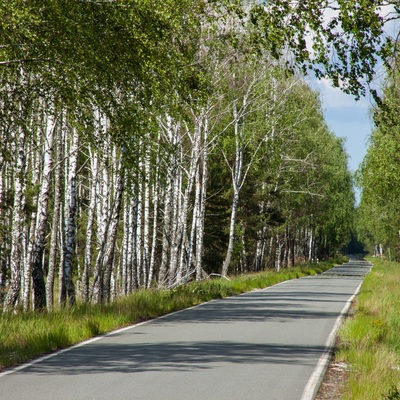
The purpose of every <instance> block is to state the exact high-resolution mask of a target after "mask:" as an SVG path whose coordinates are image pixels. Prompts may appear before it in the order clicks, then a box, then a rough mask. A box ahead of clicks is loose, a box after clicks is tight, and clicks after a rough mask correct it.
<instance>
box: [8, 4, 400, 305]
mask: <svg viewBox="0 0 400 400" xmlns="http://www.w3.org/2000/svg"><path fill="white" fill-rule="evenodd" d="M288 3H290V2H287V1H275V2H271V4H270V7H272V11H271V13H269V12H267V8H266V7H263V6H262V3H257V2H254V3H252V2H243V3H242V2H240V1H220V2H213V1H208V2H207V1H196V0H165V1H163V2H158V1H156V0H146V1H139V0H118V1H79V0H76V1H70V0H69V1H66V0H58V1H54V0H40V1H39V0H31V1H29V2H27V1H24V0H10V1H8V2H5V3H4V4H1V5H0V20H1V21H2V24H1V26H0V87H1V91H0V121H1V125H0V143H1V152H0V305H1V306H2V308H3V311H4V312H7V311H12V310H23V311H29V310H44V309H47V310H49V311H51V310H52V309H53V307H56V306H57V307H59V306H61V307H63V306H67V305H70V306H72V305H74V304H75V303H76V301H78V300H79V301H82V302H85V303H93V304H97V303H104V302H109V301H112V300H113V299H114V298H116V297H117V296H125V295H128V294H130V293H132V292H133V291H135V290H137V289H139V288H147V289H151V288H173V287H176V286H179V285H182V284H184V283H186V282H189V281H192V280H202V279H206V278H208V277H210V276H214V275H219V276H222V277H226V278H228V277H229V275H234V274H240V273H244V272H252V271H261V270H265V269H275V270H280V269H281V268H290V267H291V266H293V265H294V264H295V263H301V262H304V261H311V260H315V261H317V260H319V259H324V258H327V257H329V256H332V255H335V254H337V253H338V252H340V251H341V250H342V249H343V248H344V247H345V246H346V245H347V244H348V243H349V241H350V237H351V235H352V234H353V235H354V229H355V228H354V226H355V225H354V216H355V221H356V223H357V226H358V227H360V226H361V228H359V231H358V232H359V235H364V236H366V237H369V238H370V239H369V240H370V243H375V242H376V241H379V242H382V243H383V244H384V245H385V246H386V245H387V243H391V241H394V242H396V243H398V240H399V233H398V230H399V228H400V226H399V225H398V224H397V225H396V224H395V221H398V220H399V219H400V217H399V210H398V206H396V204H397V203H398V202H397V201H396V199H397V198H398V194H397V191H398V190H397V189H396V188H397V187H398V186H399V185H396V182H397V181H398V179H399V178H398V177H399V176H400V171H398V169H399V167H398V166H399V165H400V164H399V163H398V161H396V160H398V151H397V147H398V146H399V143H400V142H399V141H398V139H396V134H397V135H398V133H396V132H397V130H398V124H397V118H398V115H399V113H398V91H396V90H397V89H396V85H395V82H396V79H395V78H396V77H395V75H393V76H391V75H390V77H389V78H388V81H387V84H386V87H385V89H384V95H383V97H382V99H383V100H382V102H381V104H382V107H380V108H378V109H377V111H376V113H375V114H374V118H375V121H376V123H377V128H376V131H375V132H374V134H373V137H372V139H371V148H370V150H369V152H368V155H367V157H366V159H365V161H364V163H363V165H362V167H361V169H360V171H359V173H358V175H357V182H358V184H360V185H361V186H362V187H363V195H362V201H361V205H360V207H359V209H357V210H356V209H355V205H354V191H353V177H352V174H351V173H350V172H349V170H348V168H347V155H346V153H345V150H344V143H343V140H342V139H339V138H337V137H335V136H334V135H333V133H331V132H330V131H329V128H328V126H327V124H326V122H325V120H324V116H323V111H322V109H321V104H320V100H319V97H318V93H316V92H314V91H313V90H311V89H310V87H309V85H308V84H307V82H306V79H305V73H306V71H307V69H309V68H312V69H314V72H315V73H316V74H317V76H319V77H321V76H323V75H324V74H328V75H329V76H331V77H332V79H333V82H334V83H335V82H336V83H337V84H339V83H338V78H337V77H338V76H340V77H341V78H342V81H341V82H342V87H343V90H347V91H350V92H352V93H355V95H356V96H359V95H362V94H363V92H364V90H365V87H364V86H363V84H362V83H360V81H359V80H358V79H357V77H358V76H360V75H362V76H363V77H364V78H365V77H366V78H369V77H370V76H369V75H368V74H369V72H370V69H371V68H373V66H374V64H373V63H374V58H373V57H372V58H369V57H370V56H369V55H370V53H371V49H373V46H375V45H376V46H378V45H381V49H382V52H385V54H388V53H387V52H388V47H389V44H388V43H389V42H385V44H382V43H381V41H380V40H378V39H377V40H376V41H374V40H370V39H371V37H378V36H379V33H380V29H381V28H382V26H383V24H384V22H385V21H384V20H383V19H379V18H378V17H377V15H378V14H376V12H375V11H376V9H375V8H374V7H370V8H369V9H368V11H369V13H367V11H366V10H363V11H362V16H363V17H365V18H369V20H371V18H376V21H375V20H373V22H376V23H375V24H370V25H368V26H364V28H363V30H362V31H360V32H363V33H364V35H365V36H362V35H361V33H360V34H359V35H358V36H357V35H356V37H355V39H356V42H354V43H353V50H354V49H356V47H355V46H356V44H357V45H358V46H359V47H357V51H359V54H360V55H363V54H365V57H364V58H363V60H364V61H365V62H364V63H359V62H355V61H354V59H350V60H349V59H348V58H346V57H347V56H346V54H347V53H344V52H343V47H342V42H339V39H338V37H339V36H340V38H341V39H343V35H338V33H337V32H335V30H334V28H335V27H334V26H333V22H332V26H331V27H328V28H329V29H331V31H330V33H329V34H328V28H326V29H325V28H323V29H322V30H321V29H320V28H318V25H316V21H318V20H319V18H320V17H321V15H322V12H323V10H322V8H321V10H320V13H318V12H313V11H312V7H313V4H311V3H313V2H305V3H307V6H302V5H301V3H300V4H297V5H294V6H293V7H298V9H297V10H294V11H293V10H292V11H290V12H289V11H288V8H287V4H288ZM317 3H318V2H317ZM285 7H286V8H285ZM343 7H347V6H345V5H344V6H343ZM349 7H350V5H349ZM279 10H281V11H282V12H281V13H279V12H278V11H279ZM314 11H315V10H314ZM281 15H285V17H286V20H285V22H284V20H283V19H281ZM296 16H297V17H298V16H303V17H304V18H297V17H296ZM340 18H342V20H341V21H342V22H341V23H342V25H343V26H344V27H347V28H348V31H349V34H350V35H353V36H354V29H359V28H360V27H359V26H349V20H351V18H350V19H349V18H348V16H347V17H346V18H343V16H341V17H340ZM332 21H337V20H336V19H333V20H332ZM357 21H359V22H360V21H361V20H358V19H357ZM346 23H347V25H346ZM360 23H361V22H360ZM304 26H310V27H311V28H310V29H314V28H315V29H314V35H315V36H314V49H313V52H312V54H310V52H309V51H308V50H307V43H306V42H305V40H304V38H302V37H301V35H300V34H299V32H301V30H302V28H304ZM313 27H314V28H313ZM371 27H372V28H371ZM332 32H333V33H332ZM283 33H284V35H283ZM366 38H369V39H368V40H366ZM343 40H344V39H343ZM326 43H328V44H329V43H331V45H332V48H333V49H334V50H335V51H336V52H337V54H338V55H339V57H343V59H342V61H343V62H342V63H341V64H340V66H338V65H336V69H335V68H333V67H332V66H330V65H329V62H330V61H329V59H330V58H331V57H330V55H329V54H328V55H326V54H325V55H326V56H325V58H324V57H323V56H322V54H324V51H325V53H326V49H325V48H324V46H325V47H326ZM354 51H355V50H354ZM374 54H375V53H374ZM382 54H383V53H382ZM311 56H312V57H314V60H313V61H312V63H311V64H310V62H309V59H310V57H311ZM315 58H316V59H317V61H318V62H316V61H315ZM346 60H347V61H346ZM346 62H347V63H348V64H346ZM311 65H313V67H312V66H311ZM388 65H389V64H388ZM323 71H325V72H323ZM367 80H368V79H367ZM343 82H345V84H343ZM377 96H378V95H377ZM381 153H384V156H382V154H381ZM385 163H386V164H385ZM396 163H397V164H396ZM377 164H378V165H377ZM389 196H390V197H389ZM392 200H393V201H392ZM371 216H373V218H371ZM360 221H361V222H360ZM360 237H361V236H360ZM396 240H397V241H396ZM392 246H393V249H394V247H395V245H394V244H392ZM399 250H400V249H399Z"/></svg>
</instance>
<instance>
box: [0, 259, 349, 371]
mask: <svg viewBox="0 0 400 400" xmlns="http://www.w3.org/2000/svg"><path fill="white" fill-rule="evenodd" d="M345 261H346V260H345V259H336V260H330V261H329V262H321V263H318V264H309V265H304V266H302V267H295V268H290V269H283V270H281V271H280V272H273V271H265V272H261V273H257V274H249V275H242V276H238V277H234V278H232V279H231V280H227V279H222V278H221V279H212V280H208V281H203V282H192V283H189V284H187V285H182V286H179V287H177V288H174V289H170V290H156V289H152V290H140V291H137V292H135V293H133V294H132V295H130V296H127V297H121V298H118V299H116V300H115V301H113V302H112V303H109V304H105V305H88V304H77V305H76V306H75V307H73V308H69V309H58V310H55V311H53V312H51V313H35V312H30V313H17V314H12V313H3V314H0V371H1V370H4V369H5V368H8V367H12V366H15V365H18V364H20V363H23V362H25V361H28V360H30V359H32V358H34V357H38V356H40V355H43V354H47V353H50V352H53V351H56V350H58V349H62V348H65V347H68V346H71V345H73V344H76V343H79V342H81V341H84V340H86V339H89V338H92V337H94V336H97V335H101V334H104V333H106V332H109V331H112V330H115V329H117V328H121V327H124V326H129V325H132V324H135V323H138V322H141V321H146V320H149V319H152V318H155V317H158V316H161V315H165V314H168V313H171V312H174V311H178V310H182V309H184V308H188V307H191V306H194V305H197V304H200V303H203V302H207V301H210V300H213V299H219V298H225V297H228V296H233V295H237V294H240V293H245V292H249V291H251V290H255V289H261V288H265V287H268V286H272V285H274V284H277V283H279V282H282V281H286V280H290V279H296V278H300V277H302V276H306V275H314V274H317V273H321V272H323V271H325V270H327V269H329V268H331V267H332V266H334V265H335V264H339V263H343V262H345Z"/></svg>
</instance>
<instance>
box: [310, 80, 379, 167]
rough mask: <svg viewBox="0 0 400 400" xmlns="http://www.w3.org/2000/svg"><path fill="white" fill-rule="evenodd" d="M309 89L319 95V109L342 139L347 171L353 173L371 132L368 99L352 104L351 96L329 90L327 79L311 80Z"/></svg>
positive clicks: (363, 154) (365, 148) (330, 88)
mask: <svg viewBox="0 0 400 400" xmlns="http://www.w3.org/2000/svg"><path fill="white" fill-rule="evenodd" d="M311 86H312V88H313V89H316V90H317V91H319V93H320V97H321V101H322V109H323V111H324V115H325V120H326V122H327V124H328V126H329V128H330V130H331V131H332V132H333V133H335V135H336V136H338V137H342V138H344V139H345V147H346V151H347V153H348V155H349V168H350V170H351V171H355V170H356V169H357V168H358V166H359V164H360V163H361V161H362V160H363V158H364V156H365V154H366V150H367V147H368V139H369V137H370V135H371V131H372V129H373V123H372V119H371V117H370V109H371V102H370V98H369V97H364V98H361V99H360V100H359V101H355V99H354V97H353V96H351V95H347V94H345V93H343V92H342V91H341V90H340V89H337V88H333V87H332V86H331V85H330V82H329V81H328V80H321V81H314V82H312V83H311Z"/></svg>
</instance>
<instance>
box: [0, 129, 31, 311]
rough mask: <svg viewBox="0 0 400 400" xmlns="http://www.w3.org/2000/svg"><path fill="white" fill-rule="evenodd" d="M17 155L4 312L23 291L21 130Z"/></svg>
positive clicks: (20, 131) (16, 146) (23, 180)
mask: <svg viewBox="0 0 400 400" xmlns="http://www.w3.org/2000/svg"><path fill="white" fill-rule="evenodd" d="M15 150H16V151H15V154H16V155H17V157H16V161H15V167H14V168H15V169H14V201H13V214H12V223H11V227H12V231H11V232H12V233H11V255H10V260H11V285H10V287H9V289H8V293H7V297H6V299H5V304H4V311H5V312H7V311H10V310H12V309H13V308H14V307H15V306H16V304H17V302H18V299H19V295H20V290H21V260H22V234H23V233H22V231H23V205H24V190H25V179H24V172H25V159H26V155H25V134H24V130H23V129H19V131H18V133H17V137H16V145H15Z"/></svg>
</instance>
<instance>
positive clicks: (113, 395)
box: [0, 260, 371, 400]
mask: <svg viewBox="0 0 400 400" xmlns="http://www.w3.org/2000/svg"><path fill="white" fill-rule="evenodd" d="M370 268H371V265H370V264H368V263H367V262H364V261H358V260H350V262H349V263H347V264H344V265H341V266H339V267H335V268H333V269H331V270H329V271H327V272H326V273H324V274H322V275H319V276H313V277H306V278H301V279H295V280H291V281H287V282H284V283H281V284H278V285H275V286H273V287H270V288H267V289H264V290H259V291H254V292H251V293H246V294H243V295H240V296H235V297H230V298H228V299H224V300H215V301H211V302H209V303H206V304H203V305H200V306H197V307H193V308H191V309H187V310H184V311H180V312H177V313H173V314H170V315H167V316H165V317H162V318H158V319H156V320H153V321H149V322H146V323H142V324H137V325H134V326H132V327H129V328H125V329H122V330H119V331H116V332H113V333H111V334H108V335H106V336H103V337H101V338H96V339H93V340H90V341H88V342H85V343H83V344H81V345H78V346H74V347H72V348H70V349H67V350H64V351H61V352H58V353H56V354H53V355H50V356H47V357H43V358H42V359H40V360H36V361H35V362H33V363H31V364H29V365H25V366H23V367H19V368H17V369H14V370H9V371H6V372H3V373H2V374H0V399H1V400H39V399H40V400H55V399H57V400H114V399H119V400H125V399H126V400H127V399H130V400H200V399H201V400H259V399H260V400H261V399H262V400H297V399H298V400H300V399H301V400H306V399H313V397H314V395H315V391H316V389H317V387H318V384H319V382H320V380H321V376H322V375H323V372H324V366H325V364H326V363H327V362H328V359H329V357H328V355H329V349H330V346H331V345H332V344H333V339H334V335H335V332H336V329H337V327H338V322H339V321H340V319H341V318H342V316H343V314H344V312H345V311H346V308H348V306H349V304H350V301H351V299H352V298H353V297H354V295H355V293H356V292H357V290H358V289H359V287H360V285H361V283H362V281H363V279H364V276H365V274H367V273H368V272H369V271H370Z"/></svg>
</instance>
